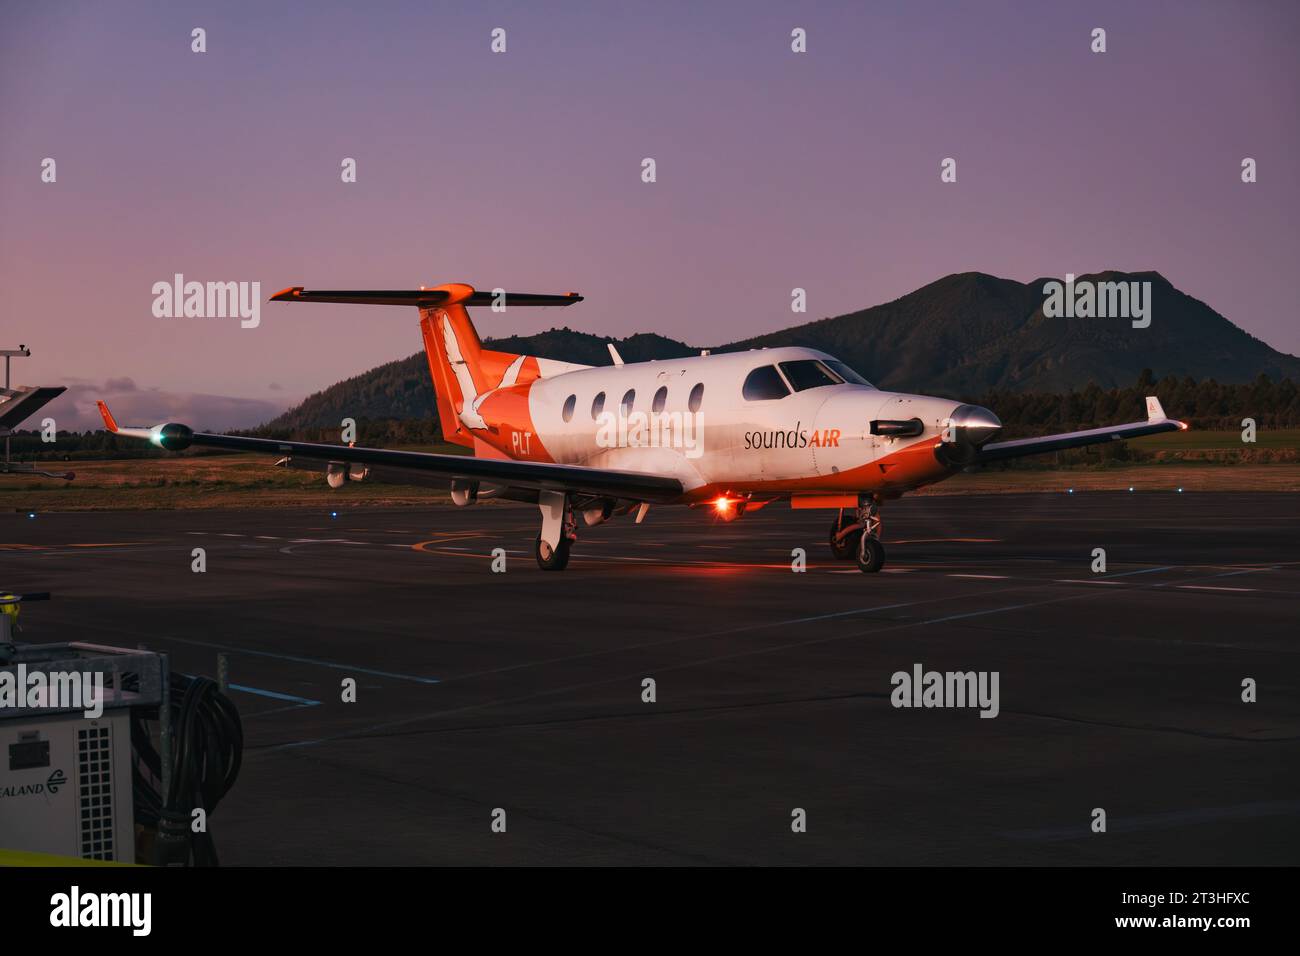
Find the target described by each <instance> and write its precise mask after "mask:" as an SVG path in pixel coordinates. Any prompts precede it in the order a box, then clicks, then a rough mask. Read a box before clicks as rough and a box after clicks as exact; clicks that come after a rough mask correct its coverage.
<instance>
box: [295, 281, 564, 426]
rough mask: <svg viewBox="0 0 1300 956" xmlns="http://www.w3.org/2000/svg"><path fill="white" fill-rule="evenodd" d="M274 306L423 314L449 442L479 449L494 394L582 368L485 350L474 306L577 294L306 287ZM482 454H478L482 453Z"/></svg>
mask: <svg viewBox="0 0 1300 956" xmlns="http://www.w3.org/2000/svg"><path fill="white" fill-rule="evenodd" d="M271 301H272V302H337V303H344V304H348V305H407V306H415V307H416V308H418V309H419V310H420V333H421V335H422V336H423V337H424V351H425V355H426V356H427V357H428V360H429V374H430V376H431V377H432V378H433V389H434V393H435V395H436V399H437V406H438V421H439V424H440V425H441V426H442V435H443V439H444V440H445V441H449V442H454V443H455V444H457V445H463V446H464V447H466V448H476V443H475V439H474V435H473V431H472V430H473V429H482V428H486V427H487V423H486V422H485V421H484V420H483V419H482V417H481V416H480V415H479V413H478V408H479V405H481V404H482V402H483V399H484V398H486V397H487V396H488V395H489V394H490V393H491V392H493V391H495V390H496V389H499V388H509V387H511V386H514V385H526V384H527V383H529V382H531V381H533V380H534V379H537V378H541V377H544V376H545V375H548V374H549V375H555V374H559V373H560V372H565V371H571V370H573V369H576V368H582V367H583V366H580V365H573V364H570V363H567V362H554V361H550V360H548V359H539V358H537V357H536V356H531V355H516V354H514V353H511V352H497V351H494V350H492V349H487V348H484V347H483V342H482V341H481V340H480V339H479V336H478V331H477V330H476V329H475V328H474V323H473V322H471V321H470V317H469V312H467V311H466V309H467V307H469V306H492V307H493V308H495V309H498V310H508V309H512V308H515V307H517V306H530V307H533V306H566V305H573V304H574V303H575V302H581V301H582V296H580V295H578V294H577V293H576V292H570V293H568V294H566V295H535V294H532V293H523V292H506V291H504V290H500V289H498V290H494V291H492V292H479V291H477V290H476V289H475V288H474V287H473V286H470V285H465V284H464V283H460V282H452V283H448V284H447V285H440V286H434V287H431V288H427V289H416V290H410V291H408V290H388V291H383V290H376V291H371V290H364V291H353V292H337V291H336V292H309V291H307V290H306V289H303V288H302V287H301V286H295V287H293V288H289V289H285V290H283V291H282V292H277V293H276V294H275V295H273V296H271ZM476 450H477V449H476Z"/></svg>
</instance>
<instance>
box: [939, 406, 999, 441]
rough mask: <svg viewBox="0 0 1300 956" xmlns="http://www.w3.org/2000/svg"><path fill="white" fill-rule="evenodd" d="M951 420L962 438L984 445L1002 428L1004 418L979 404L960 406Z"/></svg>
mask: <svg viewBox="0 0 1300 956" xmlns="http://www.w3.org/2000/svg"><path fill="white" fill-rule="evenodd" d="M951 420H952V424H953V425H954V426H955V427H956V428H957V429H960V432H959V434H960V435H961V436H962V438H963V439H964V440H965V441H967V442H969V443H970V444H972V445H975V446H979V445H983V444H984V443H985V442H987V441H989V440H991V439H992V438H993V436H994V435H996V434H997V433H998V432H1000V431H1001V430H1002V420H1001V419H999V418H998V416H996V415H994V414H993V413H992V412H991V411H989V410H988V409H987V408H983V407H982V406H979V405H961V406H958V408H957V409H956V411H954V412H953V413H952V416H951Z"/></svg>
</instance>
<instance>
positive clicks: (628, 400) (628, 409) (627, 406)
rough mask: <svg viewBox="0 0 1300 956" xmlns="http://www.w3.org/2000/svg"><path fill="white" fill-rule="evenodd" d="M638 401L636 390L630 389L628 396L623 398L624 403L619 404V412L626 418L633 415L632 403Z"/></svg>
mask: <svg viewBox="0 0 1300 956" xmlns="http://www.w3.org/2000/svg"><path fill="white" fill-rule="evenodd" d="M635 401H636V389H633V388H629V389H628V390H627V394H626V395H624V396H623V401H622V402H621V403H620V404H619V410H620V411H621V412H622V413H623V417H624V418H626V417H627V416H628V415H630V414H631V413H632V403H633V402H635Z"/></svg>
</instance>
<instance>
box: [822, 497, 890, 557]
mask: <svg viewBox="0 0 1300 956" xmlns="http://www.w3.org/2000/svg"><path fill="white" fill-rule="evenodd" d="M882 529H883V524H882V522H881V518H880V498H879V496H877V495H858V507H857V513H856V514H853V515H846V514H845V513H844V511H843V509H841V510H840V513H839V516H838V517H837V518H836V519H835V522H834V523H833V524H832V525H831V534H830V543H831V553H832V554H834V555H835V557H837V558H839V559H840V560H841V561H847V560H849V559H850V558H856V559H857V562H858V569H859V570H861V571H864V572H866V573H872V572H875V571H879V570H880V569H881V568H883V567H884V566H885V546H884V545H883V544H881V543H880V535H881V532H882Z"/></svg>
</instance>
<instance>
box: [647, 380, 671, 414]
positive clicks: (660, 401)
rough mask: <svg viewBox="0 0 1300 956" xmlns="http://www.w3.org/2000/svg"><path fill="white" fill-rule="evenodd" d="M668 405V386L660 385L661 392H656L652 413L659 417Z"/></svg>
mask: <svg viewBox="0 0 1300 956" xmlns="http://www.w3.org/2000/svg"><path fill="white" fill-rule="evenodd" d="M667 404H668V386H667V385H660V386H659V391H657V392H655V400H654V401H653V402H652V403H651V404H650V411H652V412H654V413H655V414H656V415H658V414H659V413H660V412H662V411H663V410H664V406H665V405H667Z"/></svg>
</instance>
